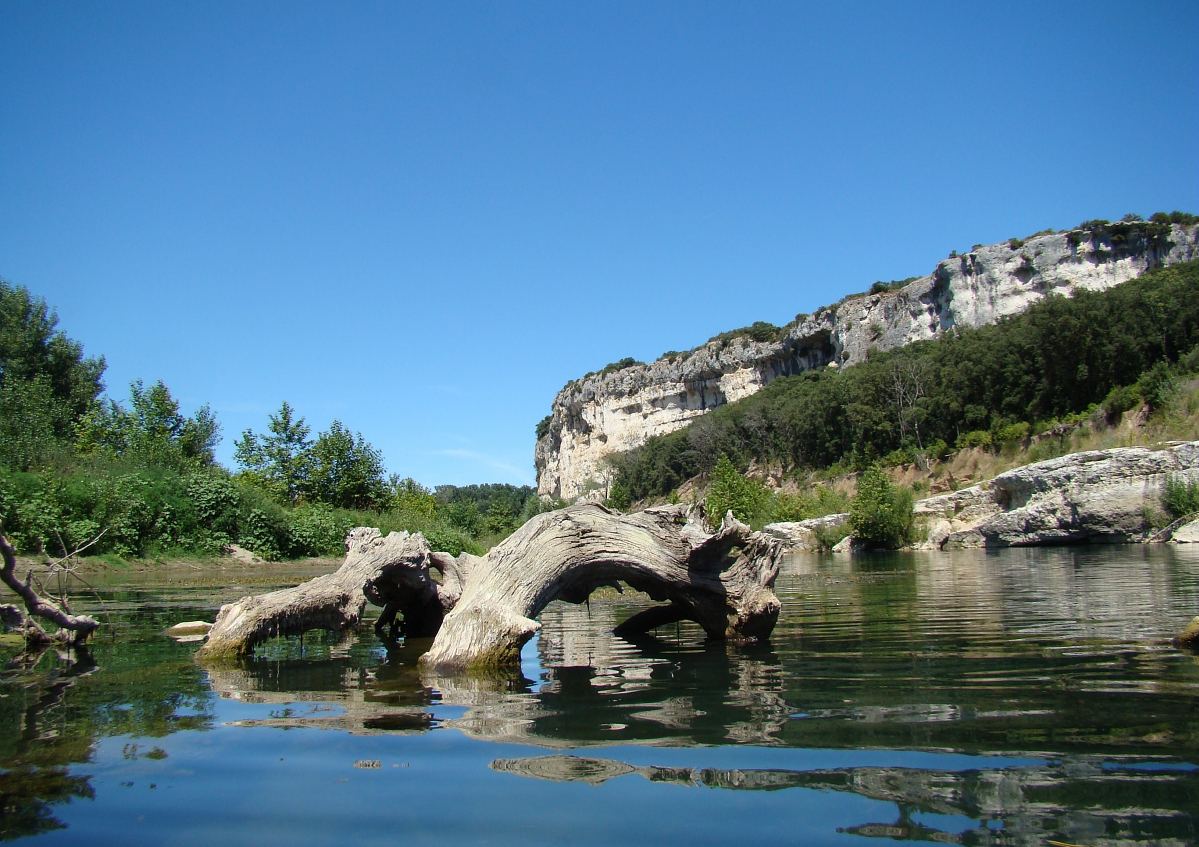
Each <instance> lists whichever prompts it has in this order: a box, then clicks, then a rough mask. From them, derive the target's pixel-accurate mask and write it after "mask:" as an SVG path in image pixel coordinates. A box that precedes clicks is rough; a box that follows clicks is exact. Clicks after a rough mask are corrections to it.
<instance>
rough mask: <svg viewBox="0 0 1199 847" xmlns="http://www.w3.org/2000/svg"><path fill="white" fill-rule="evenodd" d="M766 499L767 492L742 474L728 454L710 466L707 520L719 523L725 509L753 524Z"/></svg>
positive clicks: (768, 498)
mask: <svg viewBox="0 0 1199 847" xmlns="http://www.w3.org/2000/svg"><path fill="white" fill-rule="evenodd" d="M769 502H770V492H769V491H767V490H766V487H765V486H764V485H762V483H760V482H758V481H757V480H755V479H749V478H748V477H746V476H743V475H742V474H741V473H740V472H739V471H738V470H737V468H736V467H735V466H734V465H733V463H732V462H731V461H730V460H729V457H728V456H721V457H720V458H719V459H718V460H717V462H716V467H715V468H713V470H712V479H711V481H710V483H709V485H708V497H707V500H706V501H705V504H704V509H705V511H706V513H707V516H708V523H709V524H710V525H712V527H718V526H720V523H721V521H723V520H724V516H725V515H726V514H727V513H728V512H732V513H733V517H735V518H736V519H737V520H739V521H742V522H743V523H747V524H751V525H754V524H757V523H758V521H759V518H761V517H762V514H763V511H764V510H765V508H766V506H767V504H768V503H769Z"/></svg>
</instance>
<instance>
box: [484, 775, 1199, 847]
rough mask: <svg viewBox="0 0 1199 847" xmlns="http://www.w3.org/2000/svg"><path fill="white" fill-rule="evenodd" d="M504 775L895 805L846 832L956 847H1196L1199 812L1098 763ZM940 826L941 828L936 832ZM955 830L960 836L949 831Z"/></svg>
mask: <svg viewBox="0 0 1199 847" xmlns="http://www.w3.org/2000/svg"><path fill="white" fill-rule="evenodd" d="M491 767H492V768H493V769H495V770H497V771H500V772H503V773H509V774H513V775H516V776H521V777H528V778H534V779H543V780H551V781H555V782H584V783H589V784H592V785H599V784H601V783H604V782H607V781H609V780H612V779H617V778H619V777H625V776H629V775H636V776H639V777H641V778H643V779H645V780H648V781H650V782H665V783H671V784H675V785H682V786H686V787H689V788H710V789H724V790H733V791H779V790H784V789H803V790H809V791H836V792H849V793H852V794H855V795H858V796H861V797H866V798H870V799H873V800H881V801H884V802H887V803H894V804H895V808H896V818H895V820H894V821H891V822H864V823H860V824H855V825H850V826H845V827H842V828H843V830H844V831H846V832H849V833H852V834H854V835H862V836H871V837H881V838H889V839H894V840H901V841H905V840H914V841H929V840H931V841H937V842H941V843H954V844H962V843H965V844H996V845H999V844H1005V845H1006V844H1024V843H1029V844H1039V843H1044V839H1045V837H1046V836H1047V835H1050V836H1051V835H1052V834H1053V833H1055V832H1056V833H1061V832H1069V833H1071V837H1072V838H1075V839H1077V838H1078V837H1079V836H1084V837H1085V838H1086V839H1087V843H1094V844H1100V843H1103V844H1112V843H1117V842H1119V841H1122V840H1139V839H1142V838H1144V837H1146V836H1147V835H1150V834H1151V835H1152V838H1153V843H1154V844H1159V845H1180V846H1181V845H1186V844H1191V843H1193V841H1192V839H1193V838H1194V835H1195V820H1194V817H1193V813H1192V811H1193V810H1194V809H1195V808H1199V806H1197V805H1196V803H1197V802H1199V779H1197V778H1196V773H1195V771H1194V769H1190V770H1187V771H1185V772H1178V771H1177V770H1172V769H1170V768H1168V767H1162V768H1160V769H1157V768H1155V766H1154V765H1153V764H1151V763H1137V764H1136V765H1121V764H1119V763H1113V762H1111V761H1108V760H1104V759H1101V758H1094V757H1083V758H1080V759H1074V760H1072V761H1071V762H1069V763H1061V762H1044V763H1037V764H1032V765H1025V766H1021V767H1012V766H1010V765H1008V766H995V767H982V768H977V769H970V770H963V771H954V770H928V769H921V768H898V767H857V768H838V769H833V770H771V769H740V768H730V769H723V768H686V767H661V766H655V765H650V766H634V765H630V764H627V763H625V762H622V761H618V760H613V759H603V758H590V757H579V756H540V757H533V758H523V759H496V760H495V761H493V762H492V763H491ZM1079 798H1086V803H1085V805H1086V806H1088V807H1090V809H1094V808H1102V809H1103V810H1104V811H1103V817H1102V818H1101V819H1097V818H1096V817H1095V815H1094V814H1093V813H1092V811H1090V810H1088V811H1085V812H1072V811H1069V810H1068V807H1069V804H1068V803H1064V802H1063V801H1065V800H1068V799H1073V800H1074V801H1075V802H1077V800H1078V799H1079ZM938 822H939V823H941V826H937V825H936V823H938ZM951 823H956V824H957V827H949V826H948V824H951Z"/></svg>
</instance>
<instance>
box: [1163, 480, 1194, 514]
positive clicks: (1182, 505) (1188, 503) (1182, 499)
mask: <svg viewBox="0 0 1199 847" xmlns="http://www.w3.org/2000/svg"><path fill="white" fill-rule="evenodd" d="M1162 505H1163V506H1165V507H1166V511H1167V512H1168V513H1169V514H1170V517H1171V518H1172V519H1173V520H1178V519H1179V518H1184V517H1186V516H1187V515H1193V514H1194V513H1195V512H1199V480H1197V481H1195V482H1189V481H1188V480H1187V479H1185V478H1184V477H1179V476H1173V475H1171V476H1168V477H1166V489H1165V491H1164V492H1163V494H1162Z"/></svg>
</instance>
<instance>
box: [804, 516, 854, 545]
mask: <svg viewBox="0 0 1199 847" xmlns="http://www.w3.org/2000/svg"><path fill="white" fill-rule="evenodd" d="M849 533H850V528H849V522H848V521H846V522H845V523H839V524H833V525H831V526H818V527H816V529H815V530H813V532H812V535H813V536H815V538H816V546H817V547H818V548H819V549H821V550H824V551H825V552H827V551H829V550H832V549H833V548H834V547H836V546H837V545H838V544H840V543H841V542H842V541H843V540H845V538H846V537H847V536H848V535H849Z"/></svg>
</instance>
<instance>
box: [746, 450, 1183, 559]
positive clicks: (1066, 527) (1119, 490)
mask: <svg viewBox="0 0 1199 847" xmlns="http://www.w3.org/2000/svg"><path fill="white" fill-rule="evenodd" d="M1169 477H1175V478H1178V479H1182V480H1185V481H1187V482H1199V441H1189V442H1184V443H1182V444H1175V445H1173V446H1170V447H1166V448H1163V449H1160V450H1152V449H1150V448H1148V447H1119V448H1115V449H1112V450H1090V451H1087V452H1083V453H1071V454H1070V455H1068V456H1061V457H1060V458H1057V459H1049V460H1047V461H1044V462H1037V463H1035V464H1032V465H1025V466H1023V467H1020V468H1014V469H1012V470H1010V471H1006V472H1005V473H1002V474H1000V475H999V476H997V477H995V478H994V479H992V480H989V481H988V482H984V483H981V484H979V485H974V486H971V487H970V488H963V489H962V490H960V491H954V492H951V493H949V494H942V495H940V496H937V497H929V498H927V499H925V500H920V501H919V502H917V503H916V506H915V510H914V511H915V514H916V517H917V519H918V520H920V521H922V522H923V525H924V526H925V529H926V537H925V539H924V540H923V541H922V542H920V543H918V544H916V545H914V546H915V547H916V548H917V549H923V550H948V549H955V548H962V547H1024V546H1033V545H1042V544H1078V543H1119V542H1140V541H1161V540H1165V537H1163V536H1162V534H1161V533H1155V532H1154V531H1153V527H1151V526H1150V525H1149V520H1148V518H1149V516H1150V515H1151V514H1152V513H1153V512H1157V511H1160V506H1161V498H1162V493H1163V492H1164V491H1165V486H1166V479H1167V478H1169ZM848 519H849V516H848V515H829V516H827V517H823V518H815V519H813V520H810V521H801V522H797V523H777V524H770V525H768V526H766V527H765V528H764V529H763V530H762V532H763V534H764V535H768V536H770V537H772V538H775V539H777V540H780V541H782V542H783V543H784V544H785V545H786V546H787V547H788V548H789V549H791V550H814V549H816V539H815V531H816V529H817V528H818V527H824V526H830V525H834V524H839V523H843V522H845V521H847V520H848ZM1196 526H1199V522H1195V523H1193V524H1189V525H1187V526H1184V527H1180V528H1179V529H1176V530H1175V531H1174V533H1173V540H1174V541H1176V542H1179V543H1183V542H1186V541H1188V540H1190V533H1191V532H1192V531H1193V530H1194V528H1195V527H1196ZM843 544H844V549H852V541H850V540H849V539H848V538H847V539H846V541H845V542H843ZM841 546H842V545H838V547H841ZM836 549H837V548H834V550H836Z"/></svg>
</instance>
